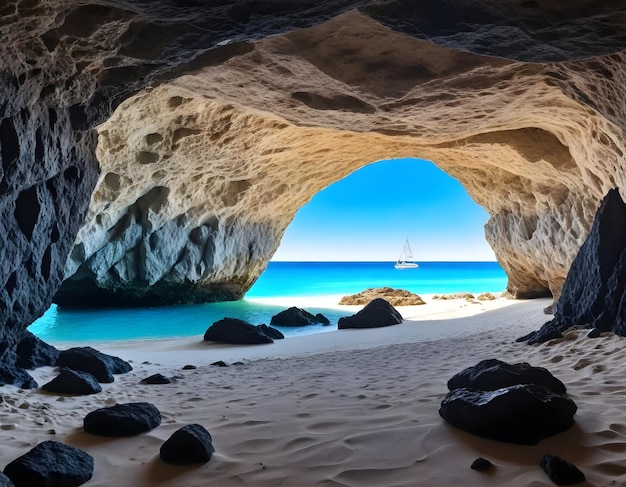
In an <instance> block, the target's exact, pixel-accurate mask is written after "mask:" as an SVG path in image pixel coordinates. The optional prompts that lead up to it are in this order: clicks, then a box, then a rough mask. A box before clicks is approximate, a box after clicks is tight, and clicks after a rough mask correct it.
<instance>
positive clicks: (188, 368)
mask: <svg viewBox="0 0 626 487" xmlns="http://www.w3.org/2000/svg"><path fill="white" fill-rule="evenodd" d="M197 368H198V367H196V366H195V365H185V366H184V367H183V370H194V369H197Z"/></svg>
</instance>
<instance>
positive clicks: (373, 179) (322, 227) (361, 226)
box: [246, 158, 507, 297]
mask: <svg viewBox="0 0 626 487" xmlns="http://www.w3.org/2000/svg"><path fill="white" fill-rule="evenodd" d="M488 218H489V214H488V213H487V212H486V211H485V209H484V208H482V207H481V206H479V205H478V204H477V203H476V202H474V201H473V200H472V199H471V197H470V196H469V195H468V193H467V191H466V190H465V188H464V187H463V186H462V185H461V184H460V183H459V182H458V181H457V180H456V179H454V178H452V177H451V176H449V175H448V174H446V173H445V172H444V171H442V170H441V169H439V168H438V167H437V166H436V165H435V164H433V163H432V162H429V161H426V160H422V159H417V158H401V159H389V160H382V161H378V162H375V163H372V164H369V165H366V166H364V167H362V168H360V169H358V170H357V171H355V172H353V173H352V174H350V175H348V176H347V177H345V178H343V179H341V180H339V181H337V182H335V183H333V184H331V185H330V186H328V187H326V188H325V189H323V190H322V191H320V192H318V193H317V194H316V195H315V196H314V197H313V198H312V199H311V200H310V201H309V203H307V204H306V205H304V206H303V207H301V208H300V209H299V210H298V212H297V214H296V216H295V218H294V219H293V221H292V222H291V224H290V225H289V226H288V227H287V229H286V231H285V233H284V235H283V238H282V240H281V243H280V246H279V248H278V250H277V251H276V253H275V254H274V256H273V257H272V259H271V261H270V263H269V264H268V268H267V269H266V271H265V272H264V274H262V275H261V277H260V278H259V279H258V281H257V282H256V283H255V285H254V286H253V287H252V288H251V289H250V290H249V291H248V293H247V294H246V297H269V296H271V295H272V294H274V295H276V293H279V294H280V293H281V292H282V293H284V294H289V295H296V294H298V293H302V294H315V293H316V291H317V292H318V293H319V294H335V293H336V294H341V293H344V294H345V293H346V292H353V291H354V292H358V291H356V288H357V287H358V286H359V285H361V286H363V289H365V288H366V287H380V286H391V287H395V286H400V287H403V288H405V289H409V290H411V291H413V292H422V293H429V294H430V293H442V292H443V293H446V292H479V291H489V292H502V291H504V290H505V289H506V282H507V278H506V274H505V273H504V271H503V270H502V268H501V267H500V266H499V264H498V263H497V261H496V257H495V254H494V252H493V250H492V249H491V247H490V246H489V244H488V243H487V241H486V240H485V235H484V229H483V227H484V224H485V222H486V221H487V220H488ZM407 239H408V240H409V242H410V246H411V248H412V253H413V257H414V259H415V261H416V262H417V263H418V265H419V267H418V268H417V269H415V270H414V271H413V270H410V271H397V270H395V269H394V267H393V264H394V263H395V260H396V259H397V258H398V256H399V254H400V251H401V249H402V247H403V245H404V243H405V241H406V240H407ZM289 271H291V272H289ZM289 274H291V275H293V276H294V277H292V278H289V277H287V276H288V275H289ZM357 276H358V277H357ZM481 279H483V281H482V282H481ZM307 280H308V282H307ZM359 281H361V282H360V284H358V282H359ZM444 281H445V282H444ZM481 285H482V286H484V288H483V289H481ZM363 289H360V290H363Z"/></svg>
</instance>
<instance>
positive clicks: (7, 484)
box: [0, 472, 15, 487]
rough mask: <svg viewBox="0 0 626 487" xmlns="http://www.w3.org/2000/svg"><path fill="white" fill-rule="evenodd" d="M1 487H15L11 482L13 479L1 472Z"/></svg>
mask: <svg viewBox="0 0 626 487" xmlns="http://www.w3.org/2000/svg"><path fill="white" fill-rule="evenodd" d="M0 487H15V484H14V483H13V482H11V479H10V478H9V477H7V476H6V475H4V474H3V473H2V472H0Z"/></svg>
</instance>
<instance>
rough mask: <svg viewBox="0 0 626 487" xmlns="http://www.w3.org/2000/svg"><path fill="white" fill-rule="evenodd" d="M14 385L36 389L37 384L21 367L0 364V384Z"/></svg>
mask: <svg viewBox="0 0 626 487" xmlns="http://www.w3.org/2000/svg"><path fill="white" fill-rule="evenodd" d="M5 385H14V386H17V387H21V388H22V389H37V387H39V384H37V381H35V379H33V378H32V377H31V376H30V375H29V374H28V372H26V371H25V370H24V369H23V368H21V367H15V366H12V365H8V364H0V386H5Z"/></svg>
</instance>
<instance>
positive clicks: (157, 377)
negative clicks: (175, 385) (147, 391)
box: [141, 374, 172, 384]
mask: <svg viewBox="0 0 626 487" xmlns="http://www.w3.org/2000/svg"><path fill="white" fill-rule="evenodd" d="M141 383H142V384H171V383H172V381H171V380H170V379H168V378H167V377H165V376H164V375H163V374H154V375H151V376H150V377H146V378H145V379H143V380H142V381H141Z"/></svg>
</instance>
